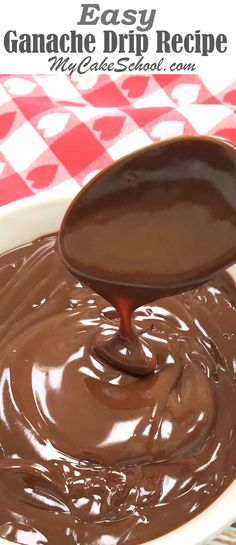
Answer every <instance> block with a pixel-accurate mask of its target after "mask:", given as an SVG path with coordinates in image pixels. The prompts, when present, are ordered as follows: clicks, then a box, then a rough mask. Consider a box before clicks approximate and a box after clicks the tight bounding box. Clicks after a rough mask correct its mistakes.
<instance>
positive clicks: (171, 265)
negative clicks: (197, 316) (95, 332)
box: [59, 136, 236, 372]
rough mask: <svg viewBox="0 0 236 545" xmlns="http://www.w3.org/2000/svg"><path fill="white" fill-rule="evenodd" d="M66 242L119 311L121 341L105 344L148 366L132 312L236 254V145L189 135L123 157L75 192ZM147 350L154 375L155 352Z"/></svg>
mask: <svg viewBox="0 0 236 545" xmlns="http://www.w3.org/2000/svg"><path fill="white" fill-rule="evenodd" d="M59 244H60V249H61V254H62V257H63V260H64V262H65V264H66V266H67V267H68V268H69V269H70V270H71V272H72V273H74V274H75V275H76V276H77V277H78V278H79V279H80V280H81V281H82V282H84V283H85V284H87V285H88V286H90V287H91V288H92V289H94V290H95V291H96V292H98V293H100V294H101V295H103V296H104V297H105V298H106V299H107V300H108V301H110V302H111V303H112V304H113V305H114V306H115V307H116V308H117V309H118V311H119V313H120V317H121V328H120V337H119V339H120V343H121V345H120V346H119V349H118V348H117V342H116V341H115V345H116V346H115V348H114V347H113V345H112V343H113V341H112V339H111V340H110V345H109V344H107V342H106V343H105V345H106V347H107V348H108V353H109V354H108V355H109V359H110V361H111V360H112V361H113V363H114V362H115V363H116V364H117V363H118V359H120V358H121V359H122V361H123V360H124V361H125V362H127V368H128V369H129V370H130V369H131V367H132V366H133V371H134V372H140V369H139V367H140V366H139V363H138V364H137V350H138V352H139V351H140V346H139V347H138V346H136V345H137V343H138V339H137V337H136V336H135V334H134V331H133V329H132V322H131V314H132V312H133V310H134V309H135V308H137V307H138V306H140V305H141V304H143V303H147V302H148V301H151V300H154V299H157V298H161V297H164V296H169V295H172V294H176V293H179V292H183V291H186V290H189V289H191V288H193V287H196V286H198V285H200V284H202V283H203V282H205V281H207V280H208V279H209V278H210V277H211V276H212V275H214V274H215V273H217V272H219V271H220V270H222V269H224V268H226V267H227V266H229V265H231V264H232V263H233V262H234V261H235V260H236V150H235V148H234V147H233V146H232V145H231V144H229V143H226V142H225V141H222V140H219V139H216V138H211V137H195V136H190V137H181V138H174V139H170V140H167V141H163V142H161V143H158V144H154V145H151V146H149V147H147V148H144V149H141V150H139V151H136V152H134V153H132V154H130V155H128V156H126V157H124V158H122V159H120V160H119V161H116V162H115V163H113V164H112V165H111V166H110V167H108V168H106V169H105V170H103V171H102V172H100V173H99V174H98V175H97V176H95V178H94V179H93V180H92V181H91V182H90V183H89V184H87V186H86V187H84V188H83V189H82V191H81V192H80V193H79V194H78V196H77V197H76V198H75V199H74V201H73V202H72V204H71V205H70V207H69V209H68V211H67V213H66V215H65V218H64V220H63V222H62V226H61V230H60V234H59ZM125 339H126V340H127V342H128V345H127V346H126V347H124V342H123V341H124V340H125ZM113 340H114V339H113ZM130 346H131V348H130ZM134 346H135V349H134ZM142 351H143V354H144V355H145V354H146V355H145V358H146V360H147V362H148V363H147V362H146V367H145V370H146V372H148V370H149V369H151V368H153V366H154V362H153V355H151V356H150V355H149V354H148V348H147V347H146V349H145V347H142ZM102 352H103V355H104V354H105V356H107V350H106V348H104V347H103V349H102ZM118 352H119V358H118V356H117V353H118ZM112 354H113V356H112ZM114 354H115V355H114ZM139 359H140V358H139ZM154 359H155V360H156V357H155V358H154ZM124 365H125V366H126V363H125V364H123V363H122V366H123V367H124ZM136 367H137V369H136ZM142 369H143V372H144V371H145V370H144V368H143V365H142Z"/></svg>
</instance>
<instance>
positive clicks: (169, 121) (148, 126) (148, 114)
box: [0, 74, 236, 204]
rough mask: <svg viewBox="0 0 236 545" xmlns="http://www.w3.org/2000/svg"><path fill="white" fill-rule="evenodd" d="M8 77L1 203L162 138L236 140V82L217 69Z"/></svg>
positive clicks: (3, 86) (2, 96) (83, 175)
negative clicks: (185, 136) (215, 71)
mask: <svg viewBox="0 0 236 545" xmlns="http://www.w3.org/2000/svg"><path fill="white" fill-rule="evenodd" d="M204 78H205V79H204V81H203V80H201V79H200V78H199V77H198V76H197V75H186V76H185V75H179V76H178V75H177V76H176V75H158V76H153V75H152V76H136V75H133V76H129V75H128V76H122V77H118V78H116V79H111V78H110V77H109V76H106V75H100V76H98V75H96V74H95V75H94V74H91V75H90V76H87V75H86V76H82V77H81V76H80V77H77V78H74V79H73V78H69V77H66V76H64V75H52V76H42V75H39V76H31V75H22V76H13V75H4V76H0V204H4V203H7V202H10V201H12V200H16V199H20V198H22V197H27V196H29V195H32V194H34V193H39V192H41V191H45V190H47V189H49V188H50V189H53V188H57V191H64V190H65V188H67V187H68V186H69V185H72V184H75V183H78V184H80V185H83V184H85V183H86V182H87V181H88V180H89V179H90V178H91V176H93V175H94V174H95V173H96V172H97V171H98V170H99V169H101V168H103V167H105V166H106V165H108V164H109V163H110V162H111V161H112V160H114V159H117V158H119V157H121V156H122V155H124V154H126V153H128V152H130V151H132V150H134V149H136V148H139V147H142V146H145V145H148V144H149V143H152V142H156V141H158V140H159V139H161V138H165V137H168V136H174V135H181V134H188V133H191V134H196V133H202V134H203V133H209V134H216V135H220V136H222V137H225V138H227V139H229V140H231V141H233V142H235V143H236V81H229V80H228V81H227V80H224V79H222V80H220V79H219V78H217V77H216V76H215V75H214V74H209V76H208V77H207V76H206V75H205V76H204Z"/></svg>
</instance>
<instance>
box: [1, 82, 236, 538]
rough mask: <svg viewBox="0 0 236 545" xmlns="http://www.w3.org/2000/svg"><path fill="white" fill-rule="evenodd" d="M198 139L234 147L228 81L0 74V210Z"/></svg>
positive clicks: (235, 92) (233, 532)
mask: <svg viewBox="0 0 236 545" xmlns="http://www.w3.org/2000/svg"><path fill="white" fill-rule="evenodd" d="M205 133H207V134H214V135H218V136H221V137H224V138H226V139H228V140H230V141H232V142H234V143H235V144H236V81H233V79H231V78H230V77H228V79H227V80H226V79H225V78H220V77H219V76H218V75H216V74H211V73H209V74H208V75H205V76H204V80H202V79H200V78H199V77H198V76H197V75H191V76H190V75H186V76H185V75H181V76H176V75H158V76H153V75H152V76H136V75H133V76H127V75H126V76H122V77H118V78H117V77H116V78H112V79H111V78H110V77H108V76H106V75H100V76H98V75H96V74H91V75H90V76H82V77H81V76H80V77H77V78H76V77H74V78H73V77H72V78H69V77H66V76H63V75H60V76H58V75H53V76H43V75H38V76H30V75H22V76H14V75H4V76H0V205H3V204H6V203H9V202H11V201H13V200H17V199H21V198H25V197H28V196H30V195H33V194H37V193H39V192H41V191H47V190H49V189H50V190H51V192H52V191H55V192H56V193H58V192H61V193H63V192H66V191H67V190H68V189H69V188H73V187H77V186H78V189H79V186H82V185H84V184H85V183H86V182H87V181H88V180H89V179H90V178H91V177H92V176H93V175H94V174H95V173H96V172H97V171H98V170H100V169H102V168H104V167H105V166H107V165H108V164H109V163H110V162H111V161H113V160H115V159H118V158H119V157H121V156H122V155H125V154H127V153H129V152H131V151H133V150H134V149H137V148H139V147H143V146H146V145H148V144H150V143H152V142H156V141H158V140H159V139H162V138H166V137H169V136H177V135H181V134H205ZM78 184H79V185H78ZM219 544H225V545H230V544H231V545H232V544H235V545H236V526H235V529H234V527H232V528H230V529H229V530H228V531H226V532H224V534H223V535H222V536H220V537H219V538H218V539H217V540H215V541H214V542H212V544H211V545H219Z"/></svg>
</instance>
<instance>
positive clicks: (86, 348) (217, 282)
mask: <svg viewBox="0 0 236 545" xmlns="http://www.w3.org/2000/svg"><path fill="white" fill-rule="evenodd" d="M140 251H141V248H140ZM133 322H134V327H135V328H136V332H137V335H138V338H139V339H140V340H141V341H142V342H143V343H144V344H145V345H146V346H147V347H148V349H149V351H150V352H151V353H152V354H153V355H156V356H157V360H156V366H155V369H154V372H153V373H151V374H149V375H147V376H146V377H142V378H140V377H137V376H133V375H132V374H130V373H127V372H124V371H122V370H119V369H117V368H116V367H114V366H113V365H110V364H109V363H108V362H107V361H105V360H104V359H103V358H102V357H101V356H99V355H98V353H97V351H96V350H95V348H94V346H95V345H96V339H97V337H98V336H99V335H101V336H103V335H104V334H107V336H108V337H109V336H110V335H112V333H115V332H117V331H118V329H119V319H118V316H117V313H116V311H115V310H114V308H112V307H111V306H110V305H109V304H108V303H107V302H106V301H105V300H104V299H102V297H101V296H100V295H96V294H94V293H93V292H92V291H90V289H89V288H87V287H85V286H82V285H81V284H80V283H79V282H78V280H76V279H75V278H74V277H73V276H72V275H71V274H70V273H69V272H68V271H67V270H66V269H65V267H64V265H63V263H62V261H61V259H60V256H59V252H58V247H57V242H56V238H55V237H54V236H48V237H45V238H44V239H41V240H38V241H35V242H33V243H31V244H28V245H26V246H23V247H21V248H18V249H16V250H13V251H11V252H9V253H6V254H5V255H2V256H1V257H0V390H1V395H0V439H1V447H0V449H1V457H0V506H1V508H0V536H1V537H6V538H8V539H10V540H15V541H17V542H18V543H23V544H26V545H41V544H49V545H59V544H60V545H78V544H80V545H121V544H124V543H126V544H128V545H137V544H139V543H144V542H146V541H148V540H149V539H153V538H154V537H157V536H159V535H161V534H163V533H166V532H168V531H170V530H172V529H174V528H176V527H177V526H179V525H180V524H183V523H184V522H186V521H187V520H188V519H190V518H191V517H193V516H194V515H196V514H197V513H199V512H200V511H202V510H203V509H204V508H205V507H206V506H208V505H209V504H210V503H211V502H212V501H214V499H215V498H216V497H217V496H218V495H219V494H220V493H221V492H222V491H223V490H224V489H225V487H226V486H227V485H228V484H229V483H230V482H231V481H232V480H233V479H234V477H235V474H236V411H235V403H236V384H235V378H236V359H235V354H236V288H235V284H234V283H233V282H232V280H231V279H230V277H229V276H228V275H227V274H226V273H224V274H221V275H220V276H218V277H217V278H215V279H214V280H212V281H210V282H208V283H207V284H206V285H205V286H202V287H200V288H198V289H195V290H192V291H189V292H188V293H185V294H180V295H175V296H173V297H170V298H165V299H162V300H159V301H156V302H153V303H151V304H148V305H143V306H142V307H141V308H139V309H138V310H137V311H135V312H134V316H133Z"/></svg>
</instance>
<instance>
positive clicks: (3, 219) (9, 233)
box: [0, 190, 236, 545]
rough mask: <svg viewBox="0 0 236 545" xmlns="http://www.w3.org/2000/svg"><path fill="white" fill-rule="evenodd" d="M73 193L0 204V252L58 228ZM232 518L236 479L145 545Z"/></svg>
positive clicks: (207, 532)
mask: <svg viewBox="0 0 236 545" xmlns="http://www.w3.org/2000/svg"><path fill="white" fill-rule="evenodd" d="M74 195H75V191H74V190H72V191H71V192H70V193H68V194H67V196H61V195H60V196H55V195H49V194H47V193H44V194H41V195H40V196H37V197H30V198H28V199H26V200H23V201H19V202H16V203H11V204H8V205H6V206H3V207H2V208H0V233H1V239H0V252H3V251H5V250H9V249H11V248H14V247H15V246H19V245H20V244H24V243H26V242H30V241H31V240H33V239H34V238H36V237H38V236H41V235H45V234H47V233H52V232H54V231H57V230H58V229H59V226H60V223H61V220H62V218H63V215H64V213H65V211H66V209H67V207H68V205H69V203H70V202H71V200H72V198H73V197H74ZM230 273H231V274H232V276H233V277H234V279H235V280H236V266H234V267H231V269H230ZM232 410H235V407H232ZM0 509H1V505H0ZM235 519H236V480H235V481H234V482H233V483H232V484H231V485H230V486H229V487H228V488H227V489H226V490H225V492H223V493H222V494H221V496H220V497H219V498H218V499H217V500H216V501H215V502H214V503H212V504H211V505H210V507H208V508H207V509H205V511H203V512H202V513H201V514H200V515H198V516H196V517H195V518H193V519H192V520H191V521H190V522H187V523H186V524H183V525H182V526H180V527H179V528H177V529H176V530H174V531H173V532H170V533H169V534H166V535H164V536H162V537H159V538H157V539H154V540H153V541H150V542H148V543H146V544H145V545H203V544H204V543H208V542H209V541H210V540H211V539H212V538H213V537H215V536H216V535H217V534H219V533H220V532H221V531H222V530H223V529H224V528H226V527H227V526H229V525H230V524H231V523H232V522H233V521H234V520H235ZM7 544H9V545H12V543H10V542H9V541H7V540H5V539H1V538H0V545H7Z"/></svg>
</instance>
